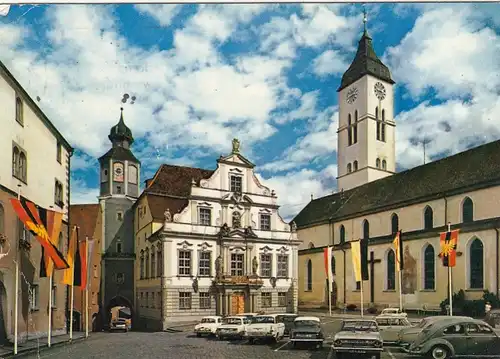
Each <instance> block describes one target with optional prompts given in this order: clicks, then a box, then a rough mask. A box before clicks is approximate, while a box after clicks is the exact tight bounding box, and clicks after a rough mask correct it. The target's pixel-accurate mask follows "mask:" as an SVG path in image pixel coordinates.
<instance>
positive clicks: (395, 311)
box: [380, 307, 408, 317]
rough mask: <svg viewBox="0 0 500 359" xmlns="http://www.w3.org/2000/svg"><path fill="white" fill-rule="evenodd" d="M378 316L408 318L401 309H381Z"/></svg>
mask: <svg viewBox="0 0 500 359" xmlns="http://www.w3.org/2000/svg"><path fill="white" fill-rule="evenodd" d="M380 315H399V316H401V315H404V316H406V317H407V316H408V314H407V313H405V312H402V311H401V309H399V308H393V307H391V308H385V309H382V311H381V312H380Z"/></svg>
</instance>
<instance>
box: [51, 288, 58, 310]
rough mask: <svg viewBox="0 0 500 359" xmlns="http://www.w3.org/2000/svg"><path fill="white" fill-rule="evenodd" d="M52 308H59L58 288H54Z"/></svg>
mask: <svg viewBox="0 0 500 359" xmlns="http://www.w3.org/2000/svg"><path fill="white" fill-rule="evenodd" d="M51 299H52V303H51V308H57V286H55V285H54V286H52V298H51Z"/></svg>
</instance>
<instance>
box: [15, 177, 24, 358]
mask: <svg viewBox="0 0 500 359" xmlns="http://www.w3.org/2000/svg"><path fill="white" fill-rule="evenodd" d="M17 200H18V201H20V200H21V185H20V184H18V185H17ZM23 233H24V228H23ZM19 240H20V238H18V239H17V241H18V242H19ZM16 247H17V248H16V260H15V264H16V266H15V284H14V286H15V293H16V294H15V295H14V355H17V331H18V316H19V243H17V246H16Z"/></svg>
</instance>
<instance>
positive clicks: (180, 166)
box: [161, 163, 215, 172]
mask: <svg viewBox="0 0 500 359" xmlns="http://www.w3.org/2000/svg"><path fill="white" fill-rule="evenodd" d="M161 166H169V167H177V168H189V169H193V170H202V171H212V172H214V171H215V170H209V169H206V168H201V167H190V166H182V165H171V164H169V163H163V164H162V165H161Z"/></svg>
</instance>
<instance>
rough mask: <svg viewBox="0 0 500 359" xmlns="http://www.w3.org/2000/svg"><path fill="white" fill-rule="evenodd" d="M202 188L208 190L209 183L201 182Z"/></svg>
mask: <svg viewBox="0 0 500 359" xmlns="http://www.w3.org/2000/svg"><path fill="white" fill-rule="evenodd" d="M200 187H202V188H208V181H207V180H201V181H200Z"/></svg>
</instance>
